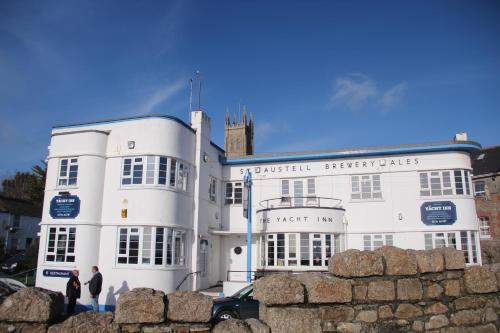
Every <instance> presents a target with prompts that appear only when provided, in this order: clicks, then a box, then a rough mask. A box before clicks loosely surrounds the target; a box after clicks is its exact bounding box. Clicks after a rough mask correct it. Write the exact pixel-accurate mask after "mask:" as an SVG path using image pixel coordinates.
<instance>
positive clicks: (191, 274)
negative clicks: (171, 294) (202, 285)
mask: <svg viewBox="0 0 500 333" xmlns="http://www.w3.org/2000/svg"><path fill="white" fill-rule="evenodd" d="M200 273H201V272H191V273H187V274H186V276H184V279H182V281H181V282H180V283H179V284H178V285H177V287H175V291H178V290H179V289H180V288H181V286H182V284H183V283H184V282H185V281H186V280H187V279H188V277H190V276H193V275H195V274H200Z"/></svg>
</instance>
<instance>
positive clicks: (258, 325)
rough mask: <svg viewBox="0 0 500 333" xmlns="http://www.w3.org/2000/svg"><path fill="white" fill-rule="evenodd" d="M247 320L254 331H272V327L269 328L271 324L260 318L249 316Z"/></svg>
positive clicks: (255, 332)
mask: <svg viewBox="0 0 500 333" xmlns="http://www.w3.org/2000/svg"><path fill="white" fill-rule="evenodd" d="M245 322H246V323H247V325H248V326H249V327H250V330H251V331H252V333H271V329H270V328H269V326H267V325H266V324H264V323H263V322H261V321H260V320H258V319H255V318H249V319H245Z"/></svg>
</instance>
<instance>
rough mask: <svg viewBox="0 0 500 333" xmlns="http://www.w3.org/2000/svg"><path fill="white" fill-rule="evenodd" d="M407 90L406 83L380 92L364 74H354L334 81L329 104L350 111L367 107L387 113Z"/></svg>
mask: <svg viewBox="0 0 500 333" xmlns="http://www.w3.org/2000/svg"><path fill="white" fill-rule="evenodd" d="M407 90H408V84H407V83H406V82H401V83H398V84H396V85H395V86H393V87H392V88H389V89H388V90H384V89H382V90H381V89H380V88H379V87H378V85H377V82H375V80H373V79H371V78H369V77H368V76H366V75H364V74H361V73H354V74H350V75H348V76H346V77H339V78H337V79H336V80H335V87H334V90H333V95H332V97H331V102H332V104H333V106H338V105H344V106H347V107H348V108H349V109H350V110H351V111H359V110H361V109H363V108H364V107H367V106H374V107H375V108H378V109H381V110H380V111H387V110H389V109H391V108H393V107H394V106H397V105H398V104H399V103H400V102H401V101H402V100H403V98H404V97H405V95H406V92H407Z"/></svg>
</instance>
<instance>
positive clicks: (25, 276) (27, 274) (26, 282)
mask: <svg viewBox="0 0 500 333" xmlns="http://www.w3.org/2000/svg"><path fill="white" fill-rule="evenodd" d="M36 271H37V268H32V269H28V270H26V271H23V272H19V273H16V274H13V275H9V276H8V277H9V278H16V277H18V276H24V284H25V285H28V278H29V277H30V276H36ZM30 273H31V274H30Z"/></svg>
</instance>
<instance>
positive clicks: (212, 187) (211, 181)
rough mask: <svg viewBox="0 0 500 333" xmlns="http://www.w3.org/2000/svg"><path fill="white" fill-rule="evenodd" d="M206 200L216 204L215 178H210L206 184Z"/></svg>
mask: <svg viewBox="0 0 500 333" xmlns="http://www.w3.org/2000/svg"><path fill="white" fill-rule="evenodd" d="M208 200H209V201H210V202H211V203H214V204H216V203H217V178H215V177H212V176H210V177H209V183H208Z"/></svg>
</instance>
